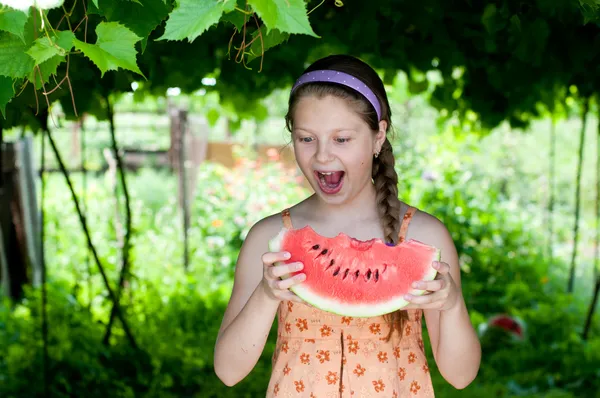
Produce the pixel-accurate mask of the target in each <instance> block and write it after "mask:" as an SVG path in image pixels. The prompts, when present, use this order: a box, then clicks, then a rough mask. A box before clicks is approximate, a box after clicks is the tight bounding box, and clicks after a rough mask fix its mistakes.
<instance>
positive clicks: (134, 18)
mask: <svg viewBox="0 0 600 398" xmlns="http://www.w3.org/2000/svg"><path fill="white" fill-rule="evenodd" d="M98 2H99V7H98V10H95V12H97V13H98V14H99V15H101V16H103V17H105V18H106V20H107V21H109V22H120V23H122V24H123V25H125V26H126V27H128V28H129V29H131V30H132V31H133V33H135V34H136V35H138V36H140V37H141V38H143V39H146V38H147V37H148V36H149V35H150V33H152V31H153V30H154V29H156V27H157V26H158V25H160V23H161V22H162V21H163V20H164V19H165V18H166V17H167V15H168V14H169V7H167V5H166V4H165V3H164V0H144V3H143V4H142V3H140V2H138V1H123V0H99V1H98ZM147 43H148V41H147V40H142V43H141V44H142V53H143V52H144V50H145V49H146V44H147Z"/></svg>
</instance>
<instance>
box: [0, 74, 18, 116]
mask: <svg viewBox="0 0 600 398" xmlns="http://www.w3.org/2000/svg"><path fill="white" fill-rule="evenodd" d="M14 95H15V88H14V86H13V79H11V78H10V77H6V76H0V113H2V116H4V117H6V104H8V103H9V102H10V100H11V99H12V97H13V96H14Z"/></svg>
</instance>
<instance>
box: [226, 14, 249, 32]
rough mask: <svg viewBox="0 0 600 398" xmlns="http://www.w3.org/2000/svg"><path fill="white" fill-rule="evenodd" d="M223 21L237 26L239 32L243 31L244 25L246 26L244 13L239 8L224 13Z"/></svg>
mask: <svg viewBox="0 0 600 398" xmlns="http://www.w3.org/2000/svg"><path fill="white" fill-rule="evenodd" d="M221 21H225V22H229V23H231V24H232V25H233V26H235V27H236V28H237V30H238V32H241V31H242V27H243V26H244V13H242V12H240V11H237V10H233V11H232V12H228V13H227V14H224V15H223V17H222V18H221Z"/></svg>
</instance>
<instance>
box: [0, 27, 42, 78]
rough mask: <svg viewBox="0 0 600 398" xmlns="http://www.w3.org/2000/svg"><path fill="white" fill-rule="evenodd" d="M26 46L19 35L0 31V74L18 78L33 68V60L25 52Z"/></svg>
mask: <svg viewBox="0 0 600 398" xmlns="http://www.w3.org/2000/svg"><path fill="white" fill-rule="evenodd" d="M27 47H28V46H27V45H26V44H24V43H23V41H21V39H20V38H19V37H17V36H15V35H13V34H11V33H5V32H0V75H2V76H8V77H12V78H19V77H25V76H27V74H29V73H30V72H31V71H32V70H33V67H34V66H35V62H34V61H33V58H31V57H30V56H29V55H27V53H25V50H26V49H27Z"/></svg>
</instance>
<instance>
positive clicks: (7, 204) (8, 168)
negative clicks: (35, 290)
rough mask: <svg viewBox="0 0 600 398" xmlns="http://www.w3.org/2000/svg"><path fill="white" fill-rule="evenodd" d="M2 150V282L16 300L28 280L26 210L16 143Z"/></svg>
mask: <svg viewBox="0 0 600 398" xmlns="http://www.w3.org/2000/svg"><path fill="white" fill-rule="evenodd" d="M0 150H1V151H2V152H3V155H2V164H1V165H0V172H2V174H3V177H4V178H3V181H2V182H3V184H2V187H0V229H1V230H2V233H1V234H0V235H1V238H2V244H1V249H2V253H1V254H0V261H2V264H1V267H0V269H1V270H2V273H1V275H0V277H1V278H2V283H1V285H2V286H4V290H5V292H6V294H7V295H8V296H10V297H12V298H13V299H15V300H17V299H19V298H21V297H22V294H23V286H24V285H25V284H26V283H28V282H29V278H28V275H27V260H26V253H27V249H26V244H25V236H24V230H23V213H22V211H21V206H20V203H21V201H20V200H19V190H18V179H17V178H16V173H17V167H16V156H15V152H16V150H15V144H12V143H4V144H3V146H2V147H0Z"/></svg>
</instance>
